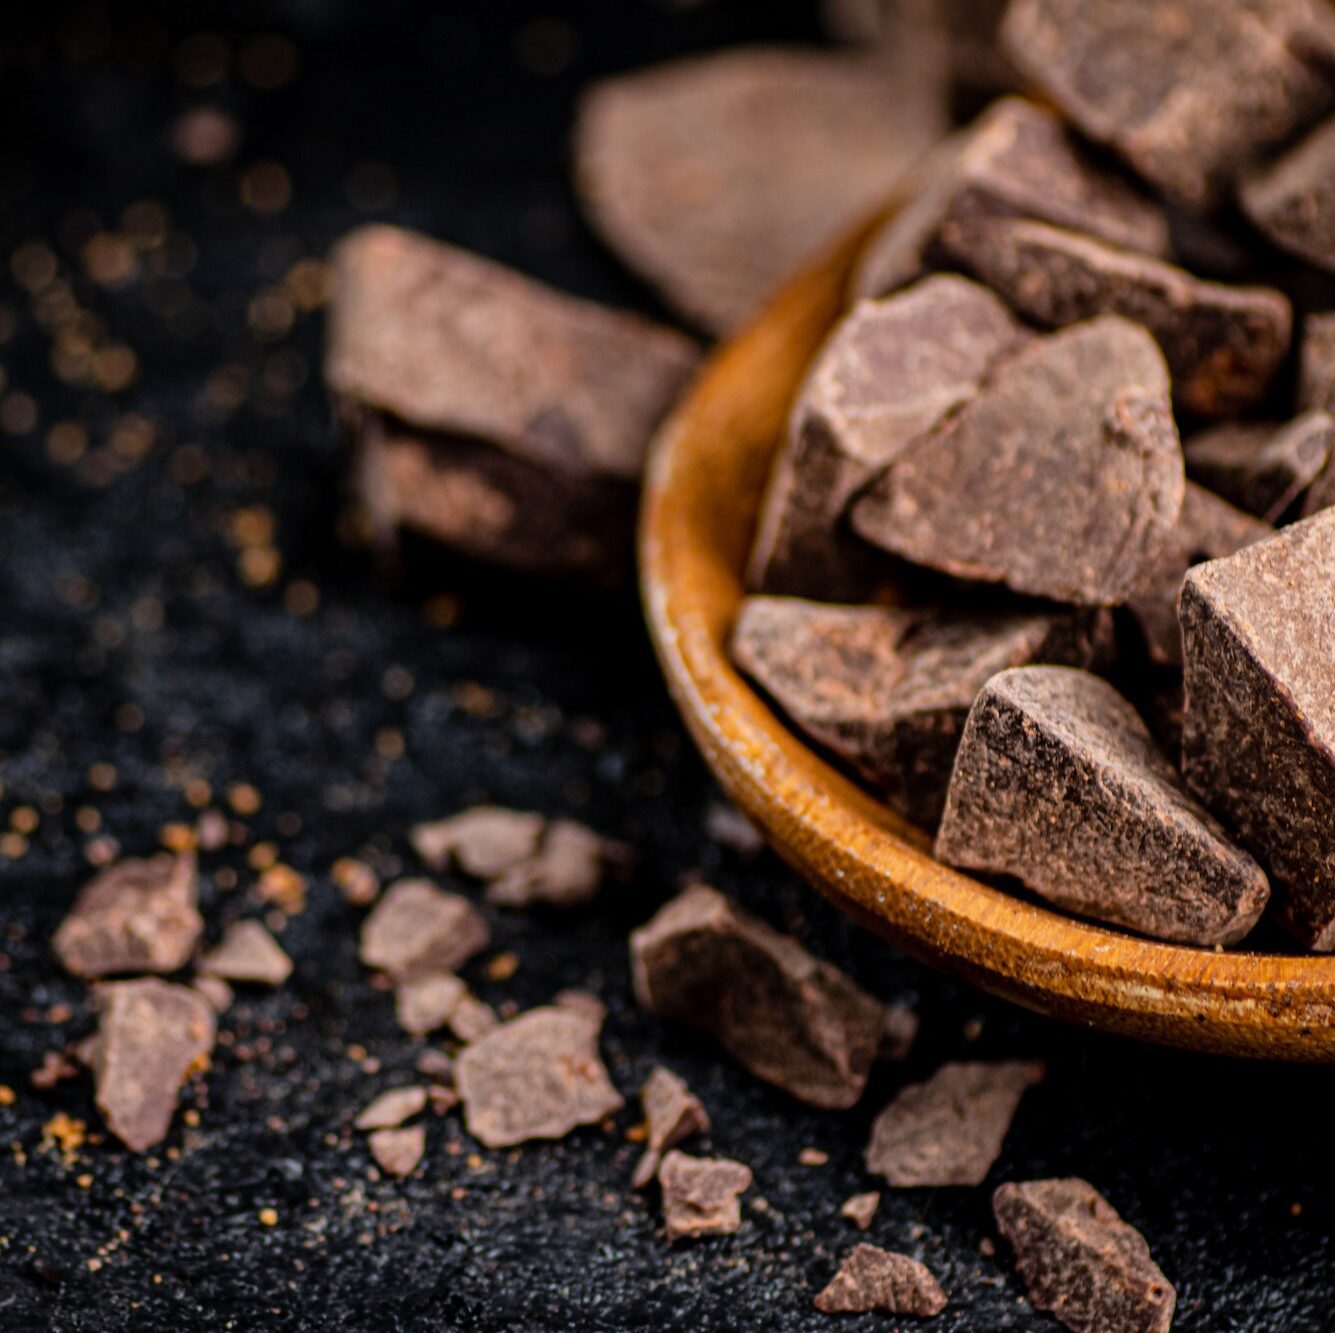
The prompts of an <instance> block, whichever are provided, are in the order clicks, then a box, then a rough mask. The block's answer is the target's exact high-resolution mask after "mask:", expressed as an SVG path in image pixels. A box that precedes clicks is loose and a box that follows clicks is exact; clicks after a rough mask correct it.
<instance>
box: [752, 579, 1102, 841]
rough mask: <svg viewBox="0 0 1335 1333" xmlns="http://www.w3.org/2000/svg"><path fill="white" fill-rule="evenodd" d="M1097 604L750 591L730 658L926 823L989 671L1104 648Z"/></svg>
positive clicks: (1081, 657)
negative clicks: (1050, 607) (895, 600)
mask: <svg viewBox="0 0 1335 1333" xmlns="http://www.w3.org/2000/svg"><path fill="white" fill-rule="evenodd" d="M1111 639H1112V629H1111V621H1110V620H1109V618H1108V616H1107V615H1106V613H1095V614H1094V616H1093V617H1090V616H1087V615H1083V614H1080V613H1062V612H1048V611H1040V610H1029V611H1026V610H1012V611H986V612H983V611H969V610H959V611H951V610H943V611H908V610H901V609H898V608H883V607H870V606H827V605H824V604H823V603H820V602H805V601H800V600H798V599H796V598H787V597H749V598H747V599H746V600H745V601H744V602H743V603H742V608H741V612H740V614H739V615H738V618H737V624H736V626H735V627H734V629H733V634H732V643H731V651H732V657H733V661H735V662H736V663H737V665H738V666H739V667H740V668H741V669H742V670H743V671H744V672H746V674H747V675H748V676H750V677H751V679H752V680H754V681H755V682H756V683H757V684H758V685H759V686H760V687H761V688H762V689H764V690H765V692H766V693H767V694H768V695H769V696H770V697H771V698H772V699H773V700H774V701H775V703H776V704H777V705H778V706H779V708H781V709H782V710H783V712H784V713H785V714H786V715H787V716H788V717H789V718H790V719H791V720H792V722H793V723H794V724H795V725H796V726H797V727H798V728H800V729H801V730H802V731H803V732H805V733H806V734H807V735H808V736H810V737H811V738H812V739H813V740H815V741H817V742H818V743H819V744H821V745H823V746H825V747H827V748H828V749H829V750H831V751H832V752H833V753H834V754H835V755H837V756H838V757H839V758H841V759H843V760H845V761H846V762H847V763H849V764H850V765H852V767H853V768H855V769H856V770H857V771H858V772H859V773H861V774H862V775H863V776H864V777H865V778H867V779H868V781H870V782H872V783H874V784H875V785H876V786H877V787H878V788H879V789H880V790H881V791H882V792H883V793H884V794H885V798H886V800H887V802H888V803H889V804H890V805H891V806H892V807H893V808H894V809H896V810H897V811H899V813H900V814H902V815H903V816H904V817H905V818H906V819H909V820H911V821H912V822H914V823H916V824H919V825H921V826H923V827H926V828H931V827H934V826H935V825H936V822H937V820H938V819H939V818H940V815H941V808H942V806H943V804H944V803H945V795H946V784H947V782H948V781H949V780H950V767H951V764H952V763H953V762H954V759H955V748H956V746H957V744H958V743H959V737H960V733H961V732H962V731H963V729H964V720H965V718H966V717H967V716H968V713H969V707H970V705H971V704H972V703H973V701H974V697H975V696H976V695H977V693H978V691H979V690H980V689H982V687H983V685H984V684H985V683H986V682H987V680H988V679H989V678H990V677H992V676H994V675H995V674H996V673H997V672H998V671H1001V670H1003V669H1004V668H1006V667H1010V666H1021V665H1024V664H1026V663H1030V662H1057V663H1066V664H1069V665H1072V666H1089V665H1091V664H1093V663H1095V662H1102V661H1103V660H1105V659H1106V658H1107V657H1109V656H1110V655H1111Z"/></svg>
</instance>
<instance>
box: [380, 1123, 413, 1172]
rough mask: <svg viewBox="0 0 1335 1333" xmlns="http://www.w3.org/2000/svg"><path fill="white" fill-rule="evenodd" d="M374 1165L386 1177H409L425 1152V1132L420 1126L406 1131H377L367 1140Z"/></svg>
mask: <svg viewBox="0 0 1335 1333" xmlns="http://www.w3.org/2000/svg"><path fill="white" fill-rule="evenodd" d="M367 1142H368V1144H369V1145H370V1148H371V1156H372V1157H374V1158H375V1161H376V1165H377V1166H378V1167H379V1168H380V1169H381V1170H382V1171H383V1172H384V1173H385V1174H386V1175H388V1176H410V1175H412V1173H413V1172H414V1171H416V1170H417V1164H418V1163H419V1162H420V1161H421V1160H422V1154H423V1153H424V1152H425V1151H426V1130H425V1129H424V1128H423V1127H422V1126H421V1125H410V1126H409V1127H408V1128H407V1129H378V1130H376V1132H375V1133H374V1134H372V1135H371V1137H370V1138H369V1139H368V1140H367Z"/></svg>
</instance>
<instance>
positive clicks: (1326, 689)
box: [1179, 509, 1335, 950]
mask: <svg viewBox="0 0 1335 1333" xmlns="http://www.w3.org/2000/svg"><path fill="white" fill-rule="evenodd" d="M1333 589H1335V510H1330V509H1326V510H1323V511H1322V512H1321V513H1319V514H1316V515H1315V516H1314V517H1312V518H1309V519H1304V520H1303V521H1302V522H1301V523H1295V524H1293V525H1292V526H1290V527H1287V528H1281V529H1280V531H1279V532H1277V533H1276V534H1275V536H1273V537H1271V538H1270V539H1269V540H1268V541H1264V542H1258V543H1257V544H1256V545H1255V546H1249V547H1247V548H1246V549H1245V550H1243V551H1239V552H1238V553H1237V554H1236V555H1232V556H1229V557H1228V558H1227V559H1226V560H1212V561H1210V563H1209V564H1205V565H1197V566H1196V568H1195V569H1193V570H1192V571H1191V572H1190V573H1189V574H1188V575H1187V577H1186V580H1185V582H1184V583H1183V585H1182V597H1181V601H1180V603H1179V612H1180V615H1181V618H1182V645H1183V655H1184V657H1185V659H1186V713H1185V718H1184V722H1183V737H1182V756H1183V772H1184V774H1185V776H1186V780H1187V785H1188V786H1189V787H1190V788H1191V790H1192V791H1193V792H1194V793H1195V794H1196V795H1197V796H1199V797H1200V799H1201V800H1202V801H1204V802H1205V804H1206V805H1207V806H1209V807H1210V809H1211V810H1213V811H1214V812H1215V813H1216V814H1217V815H1218V816H1219V817H1220V818H1221V819H1223V820H1226V821H1227V822H1228V825H1229V827H1230V828H1231V829H1233V830H1234V832H1235V833H1236V834H1237V835H1238V838H1239V839H1240V840H1241V842H1242V843H1243V845H1244V846H1246V847H1247V848H1248V849H1249V850H1251V851H1252V852H1253V853H1255V855H1256V856H1257V857H1258V858H1260V860H1261V861H1262V862H1263V864H1264V865H1265V866H1266V868H1267V869H1268V870H1269V872H1270V876H1271V879H1272V880H1273V882H1274V885H1275V892H1276V895H1277V899H1278V901H1279V904H1280V907H1281V915H1282V917H1283V919H1284V921H1285V924H1286V925H1287V926H1288V928H1289V929H1290V930H1291V931H1292V932H1293V934H1294V935H1295V936H1296V938H1298V939H1299V940H1300V941H1301V942H1302V943H1303V944H1305V945H1306V946H1307V947H1309V948H1312V949H1319V950H1330V949H1332V948H1335V823H1332V821H1331V819H1330V811H1331V810H1332V809H1335V694H1333V693H1332V691H1331V688H1330V651H1329V648H1330V644H1331V642H1332V637H1331V636H1332V628H1331V627H1332V617H1333V616H1335V611H1332V600H1331V599H1332V590H1333Z"/></svg>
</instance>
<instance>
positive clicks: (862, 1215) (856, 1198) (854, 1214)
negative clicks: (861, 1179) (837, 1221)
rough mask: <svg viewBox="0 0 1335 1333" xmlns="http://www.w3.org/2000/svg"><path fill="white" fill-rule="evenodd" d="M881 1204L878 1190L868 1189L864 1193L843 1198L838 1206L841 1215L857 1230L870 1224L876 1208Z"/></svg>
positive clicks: (863, 1229) (863, 1228) (862, 1229)
mask: <svg viewBox="0 0 1335 1333" xmlns="http://www.w3.org/2000/svg"><path fill="white" fill-rule="evenodd" d="M880 1206H881V1192H880V1190H868V1191H867V1193H865V1194H853V1195H850V1196H849V1197H848V1198H847V1199H845V1200H844V1202H843V1204H842V1205H841V1206H840V1208H839V1212H840V1214H841V1215H842V1216H844V1217H846V1218H848V1220H849V1221H850V1222H852V1224H853V1225H854V1226H855V1227H857V1229H858V1230H859V1231H866V1229H867V1228H868V1227H869V1226H871V1223H872V1219H873V1218H874V1217H875V1216H876V1210H877V1209H878V1208H879V1207H880Z"/></svg>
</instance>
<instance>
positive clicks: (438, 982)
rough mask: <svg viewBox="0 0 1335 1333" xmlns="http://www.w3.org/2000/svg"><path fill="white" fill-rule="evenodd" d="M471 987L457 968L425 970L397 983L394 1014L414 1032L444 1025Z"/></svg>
mask: <svg viewBox="0 0 1335 1333" xmlns="http://www.w3.org/2000/svg"><path fill="white" fill-rule="evenodd" d="M467 994H468V987H467V986H466V985H465V984H464V983H463V982H462V981H461V980H460V979H459V978H458V977H456V976H455V975H454V973H453V972H422V973H420V974H418V975H416V976H412V977H409V978H407V979H406V980H404V981H401V982H399V984H398V985H397V986H395V987H394V1017H395V1018H396V1019H398V1023H399V1026H400V1027H401V1028H402V1029H403V1030H404V1031H405V1032H411V1033H412V1034H413V1036H416V1037H421V1036H425V1035H426V1034H427V1033H428V1032H434V1031H435V1030H436V1029H437V1028H441V1027H444V1026H445V1024H446V1023H447V1022H448V1021H449V1019H450V1015H451V1014H453V1013H454V1011H455V1010H456V1009H457V1008H458V1007H459V1004H460V1002H461V1001H462V1000H463V998H464V996H466V995H467Z"/></svg>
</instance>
